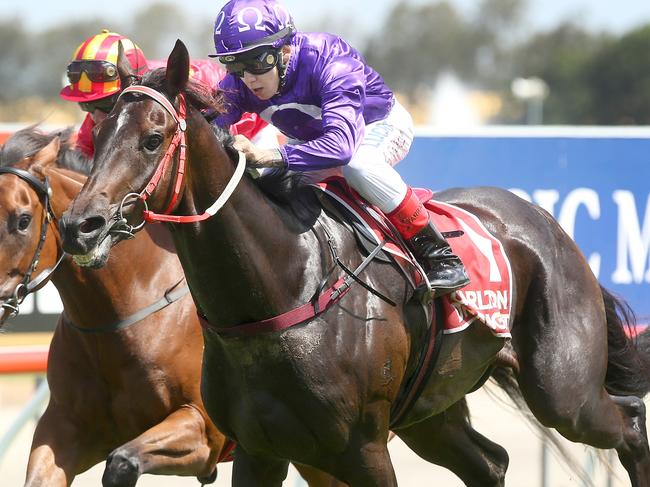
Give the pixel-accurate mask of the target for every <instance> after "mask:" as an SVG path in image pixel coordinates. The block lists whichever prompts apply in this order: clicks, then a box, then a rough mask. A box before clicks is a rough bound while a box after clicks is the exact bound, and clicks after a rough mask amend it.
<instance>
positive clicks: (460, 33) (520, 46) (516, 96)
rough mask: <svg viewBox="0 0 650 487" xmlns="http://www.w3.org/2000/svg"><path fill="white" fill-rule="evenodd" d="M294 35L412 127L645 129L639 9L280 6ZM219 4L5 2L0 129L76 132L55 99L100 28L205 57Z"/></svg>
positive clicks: (489, 2) (567, 2)
mask: <svg viewBox="0 0 650 487" xmlns="http://www.w3.org/2000/svg"><path fill="white" fill-rule="evenodd" d="M284 3H285V5H286V6H287V7H288V8H289V9H290V11H292V12H293V15H294V18H295V20H296V23H297V24H298V27H299V28H300V29H302V30H323V31H329V32H333V33H336V34H339V35H341V36H343V37H344V38H346V39H348V40H350V41H351V42H352V43H353V44H354V45H355V46H356V47H358V48H359V49H360V50H361V51H362V52H363V53H364V54H365V56H366V57H367V59H368V61H369V62H370V63H371V64H372V65H374V66H375V67H376V68H377V69H378V71H379V72H380V73H381V74H382V75H383V76H384V78H385V79H386V80H387V81H388V83H389V85H390V86H391V87H392V88H393V89H394V90H395V91H396V92H398V93H399V95H400V98H401V99H402V100H403V101H404V102H405V103H406V104H407V105H408V106H409V107H410V108H411V109H412V111H413V114H414V116H415V119H416V122H418V123H419V124H434V125H458V124H465V125H466V124H522V123H546V124H579V125H594V124H596V125H603V124H605V125H621V124H624V125H639V124H645V123H646V122H647V121H648V120H649V119H650V77H649V76H648V73H650V55H649V53H650V2H647V1H646V0H620V1H618V2H611V1H605V0H480V1H472V0H443V1H436V0H428V1H425V0H402V1H398V0H356V1H354V2H349V1H346V0H328V1H313V2H304V1H301V0H286V1H285V2H284ZM220 6H221V2H206V1H200V0H185V1H183V2H175V3H174V2H156V1H153V0H151V1H149V0H140V1H129V0H112V1H111V2H107V3H104V2H79V1H73V2H49V1H41V0H37V1H29V2H26V1H20V0H4V1H3V8H2V10H1V11H0V59H1V61H2V62H0V86H2V90H0V122H2V121H4V122H16V121H36V120H42V119H46V120H47V121H48V122H51V123H59V122H76V121H79V120H80V117H81V112H80V111H79V110H78V109H77V107H75V106H74V105H73V104H70V103H64V102H62V101H59V100H58V96H57V95H58V92H59V90H60V89H61V87H62V84H63V80H64V71H65V67H66V65H67V63H68V62H69V60H70V57H71V56H72V53H73V51H74V50H75V48H76V47H77V46H78V45H79V43H80V42H81V41H82V40H83V39H85V38H86V37H88V36H90V35H92V34H94V33H98V32H99V30H100V29H102V28H108V29H110V30H112V31H115V32H118V33H121V34H123V35H125V36H127V37H130V38H132V39H133V40H134V41H135V42H136V43H138V44H139V45H140V47H141V48H142V49H143V50H144V52H145V54H146V55H147V57H149V58H153V59H157V58H164V57H166V56H167V55H168V53H169V52H170V51H171V48H172V47H173V43H174V41H175V39H176V38H181V39H182V40H183V41H184V42H185V43H186V44H187V45H188V47H189V49H190V54H191V56H192V57H194V58H205V57H207V54H208V53H211V52H213V50H214V48H213V46H212V27H213V21H214V17H215V15H216V12H217V11H218V9H219V8H220Z"/></svg>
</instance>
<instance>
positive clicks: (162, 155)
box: [60, 41, 218, 266]
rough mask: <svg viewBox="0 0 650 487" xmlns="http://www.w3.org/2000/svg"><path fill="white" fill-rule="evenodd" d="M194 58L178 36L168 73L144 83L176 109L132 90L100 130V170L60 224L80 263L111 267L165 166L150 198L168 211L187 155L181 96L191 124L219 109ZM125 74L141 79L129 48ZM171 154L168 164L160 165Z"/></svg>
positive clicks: (127, 81) (127, 82) (126, 78)
mask: <svg viewBox="0 0 650 487" xmlns="http://www.w3.org/2000/svg"><path fill="white" fill-rule="evenodd" d="M189 63H190V60H189V54H188V52H187V49H186V48H185V45H184V44H183V43H182V42H181V41H177V42H176V45H175V47H174V50H173V51H172V53H171V54H170V56H169V59H168V64H167V68H166V70H164V69H159V70H156V71H152V72H150V73H148V74H147V75H146V77H145V79H144V81H143V85H145V86H148V87H151V88H153V89H154V90H155V91H157V92H159V93H161V94H162V95H163V97H164V98H165V100H166V101H168V102H171V104H172V105H173V106H170V109H169V110H168V109H166V108H165V107H164V106H163V104H161V103H160V102H158V101H156V100H154V99H152V98H151V97H149V96H146V95H144V94H142V93H137V92H128V91H127V92H123V93H122V96H121V97H120V99H119V100H118V102H117V103H116V105H115V107H114V108H113V110H112V112H111V113H110V114H109V115H108V117H107V118H106V119H105V120H104V121H102V122H101V123H100V124H99V125H97V127H96V128H95V134H94V135H95V159H94V163H93V167H94V170H93V172H92V173H91V176H90V178H89V179H88V181H87V183H86V185H85V186H84V188H83V189H82V191H81V192H80V193H79V195H78V196H77V198H76V199H75V200H74V202H73V204H72V205H71V206H70V208H69V209H68V211H67V212H66V213H65V214H64V216H63V218H62V220H61V223H60V226H61V231H62V232H61V233H62V236H63V239H64V243H63V245H64V248H65V249H66V251H67V252H68V253H70V254H73V255H75V256H76V258H75V260H76V262H77V263H79V264H81V265H86V266H101V265H103V264H104V263H105V262H106V259H107V257H108V254H109V252H110V249H111V247H112V246H113V245H115V244H116V243H117V242H119V241H120V240H122V239H124V238H129V237H131V236H132V234H133V232H134V231H135V230H137V229H139V228H141V224H142V223H143V213H142V211H143V209H144V206H145V205H144V204H143V203H142V200H141V199H139V196H141V195H142V194H143V191H144V190H145V188H146V187H147V185H148V183H149V182H150V181H151V180H152V178H153V177H154V174H158V173H157V171H156V169H157V168H159V169H160V174H161V177H160V179H159V180H158V181H157V184H156V185H155V188H153V189H152V190H151V195H150V197H149V196H147V198H148V199H147V201H146V204H147V208H151V209H153V210H156V211H163V210H164V209H165V208H166V206H163V205H169V204H170V201H172V195H173V194H174V184H175V181H176V178H175V174H177V172H178V171H177V169H178V165H179V156H178V151H172V152H169V151H168V148H169V146H170V144H171V145H173V144H172V141H174V140H175V139H174V138H175V136H176V135H177V131H178V130H179V127H180V125H181V124H180V123H179V122H178V121H177V119H176V118H175V116H174V114H173V113H170V111H178V110H179V98H180V97H179V94H180V93H183V94H184V97H185V99H186V100H187V110H188V113H187V118H188V120H187V121H188V123H189V122H190V118H191V117H192V116H194V117H197V116H198V117H201V115H200V113H199V111H198V110H197V109H195V108H193V107H196V108H198V109H203V108H216V109H218V106H217V101H216V99H215V98H213V96H212V92H211V90H210V89H208V88H207V87H204V86H202V85H198V84H194V83H193V82H188V78H189V66H190V64H189ZM118 71H119V73H120V80H121V83H122V86H123V87H125V88H126V87H129V86H133V85H134V84H137V83H138V79H137V77H136V76H135V75H134V73H133V72H132V71H131V69H130V66H129V64H128V62H127V60H126V58H125V57H124V54H123V51H122V49H121V46H120V51H119V57H118ZM182 125H183V128H185V122H182ZM179 145H182V144H179ZM189 152H190V150H189V148H188V150H187V153H188V155H187V158H188V159H189V157H190V156H189ZM163 159H165V160H166V161H167V164H160V163H161V161H162V160H163ZM179 199H180V198H179ZM174 201H175V200H174Z"/></svg>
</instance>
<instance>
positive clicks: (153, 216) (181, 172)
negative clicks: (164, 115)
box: [113, 85, 246, 236]
mask: <svg viewBox="0 0 650 487" xmlns="http://www.w3.org/2000/svg"><path fill="white" fill-rule="evenodd" d="M126 93H139V94H142V95H145V96H148V97H149V98H151V99H153V100H155V101H156V102H158V103H159V104H160V105H161V106H162V107H163V108H164V109H165V110H166V111H167V112H168V113H169V114H170V115H171V116H172V117H173V118H174V120H175V121H176V124H177V127H176V132H175V133H174V135H173V137H172V140H171V142H170V144H169V146H168V147H167V150H166V151H165V154H164V155H163V157H162V159H161V160H160V162H159V163H158V166H157V168H156V170H155V172H154V174H153V176H152V177H151V180H150V181H149V183H147V185H146V186H145V188H144V189H143V190H142V191H141V192H140V193H129V194H127V195H126V196H125V197H124V199H123V200H122V203H121V204H120V207H119V210H118V216H117V222H116V225H115V226H114V229H113V231H115V232H121V233H124V232H126V233H127V234H130V236H133V232H134V231H137V230H140V229H141V228H142V226H143V225H144V222H150V223H153V222H165V223H195V222H200V221H203V220H207V219H208V218H210V217H212V216H214V215H215V214H216V213H217V212H218V211H219V210H220V209H221V208H222V207H223V206H224V205H225V204H226V202H227V201H228V200H229V199H230V197H231V196H232V194H233V193H234V191H235V188H236V187H237V185H238V184H239V182H240V181H241V179H242V177H243V175H244V170H245V169H246V157H245V156H244V154H242V153H241V152H240V153H239V160H238V161H237V166H236V168H235V172H234V174H233V176H232V178H231V179H230V181H228V184H227V185H226V187H225V188H224V190H223V191H222V193H221V194H220V195H219V197H218V198H217V200H216V201H215V202H214V203H213V204H212V205H211V206H210V207H209V208H207V209H206V210H205V211H204V212H203V213H201V214H200V215H170V214H169V213H170V212H171V211H172V210H173V208H174V206H175V205H176V202H177V201H178V197H179V195H180V193H181V188H182V185H183V178H184V176H185V161H186V149H187V144H186V142H185V139H186V130H187V121H186V110H187V109H186V106H187V104H186V101H185V95H183V94H182V93H179V95H178V111H177V110H176V109H175V108H174V105H172V103H171V102H170V101H169V100H168V99H167V98H166V97H165V96H164V95H163V94H162V93H160V92H159V91H157V90H154V89H153V88H150V87H148V86H142V85H134V86H129V87H127V88H125V89H124V90H123V91H122V93H121V94H120V97H122V96H123V95H124V94H126ZM177 150H178V152H179V155H178V164H177V165H176V174H175V175H174V187H173V191H172V196H171V198H170V201H169V203H168V204H167V207H166V209H165V210H164V211H163V212H162V213H155V212H153V211H150V210H148V209H147V208H146V201H147V199H148V198H149V197H150V196H151V195H152V194H153V192H154V190H155V189H156V187H157V186H158V183H159V182H160V180H161V179H162V176H163V175H164V174H165V172H166V170H167V168H168V167H169V165H170V161H171V160H172V158H173V157H174V154H175V153H176V151H177ZM132 197H135V198H137V199H139V200H140V201H142V202H143V203H144V204H145V210H144V212H143V216H144V222H143V223H142V224H141V225H139V226H137V227H132V226H130V225H128V224H127V223H126V219H125V218H124V217H123V213H122V210H123V207H124V205H125V204H126V202H127V201H128V200H129V199H130V198H132Z"/></svg>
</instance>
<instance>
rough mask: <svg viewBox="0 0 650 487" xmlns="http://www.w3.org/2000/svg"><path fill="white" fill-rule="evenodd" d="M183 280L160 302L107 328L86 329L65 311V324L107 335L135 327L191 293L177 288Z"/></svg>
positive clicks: (185, 287) (186, 289)
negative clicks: (72, 319)
mask: <svg viewBox="0 0 650 487" xmlns="http://www.w3.org/2000/svg"><path fill="white" fill-rule="evenodd" d="M182 281H183V280H181V281H179V283H177V284H175V285H174V287H173V288H172V290H171V291H169V290H168V291H167V292H166V293H165V295H164V296H163V297H162V298H160V299H159V300H158V301H156V302H155V303H152V304H150V305H149V306H147V307H145V308H142V309H141V310H139V311H136V312H135V313H133V314H132V315H131V316H128V317H126V318H124V319H123V320H119V321H116V322H114V323H111V324H109V325H106V326H100V327H96V328H86V327H82V326H79V325H76V324H74V323H73V322H72V321H70V319H69V318H68V316H67V315H66V314H65V310H64V311H63V322H64V323H65V324H67V325H69V326H71V327H72V328H74V329H75V330H78V331H81V332H84V333H105V332H110V331H118V330H122V329H124V328H126V327H128V326H131V325H133V324H134V323H137V322H138V321H141V320H143V319H144V318H146V317H147V316H149V315H151V314H153V313H155V312H156V311H160V310H161V309H163V308H166V307H167V306H169V305H170V304H172V303H174V302H176V301H178V300H179V299H181V298H182V297H183V296H185V295H186V294H187V293H189V292H190V288H189V287H188V286H187V285H185V286H181V287H177V286H178V284H180V282H182Z"/></svg>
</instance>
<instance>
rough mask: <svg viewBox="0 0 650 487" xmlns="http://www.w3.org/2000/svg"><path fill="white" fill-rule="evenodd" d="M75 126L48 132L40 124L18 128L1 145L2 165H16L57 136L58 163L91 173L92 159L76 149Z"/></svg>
mask: <svg viewBox="0 0 650 487" xmlns="http://www.w3.org/2000/svg"><path fill="white" fill-rule="evenodd" d="M74 133H75V128H74V127H67V128H65V129H63V130H59V131H55V132H50V133H46V132H43V131H42V130H40V128H39V124H35V125H30V126H29V127H25V128H24V129H21V130H18V131H17V132H16V133H14V134H13V135H12V136H11V137H9V139H7V141H6V143H5V144H4V146H2V147H0V166H3V167H10V166H15V165H16V164H18V163H19V162H20V161H21V160H23V159H25V158H26V157H31V156H33V155H34V154H36V153H37V152H38V151H40V150H41V149H43V148H44V147H45V146H46V145H48V144H49V143H50V142H52V140H53V139H54V138H55V137H59V138H60V139H61V147H60V149H59V155H58V158H57V162H56V163H57V165H58V166H59V167H62V168H65V169H71V170H73V171H76V172H80V173H84V174H89V171H90V167H91V164H90V160H89V159H88V158H87V157H86V156H84V155H83V154H82V153H81V152H78V151H76V150H74V147H73V140H72V137H73V135H74Z"/></svg>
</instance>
